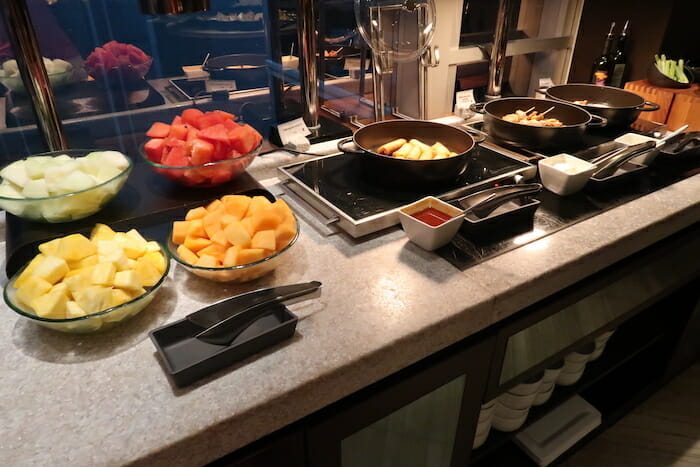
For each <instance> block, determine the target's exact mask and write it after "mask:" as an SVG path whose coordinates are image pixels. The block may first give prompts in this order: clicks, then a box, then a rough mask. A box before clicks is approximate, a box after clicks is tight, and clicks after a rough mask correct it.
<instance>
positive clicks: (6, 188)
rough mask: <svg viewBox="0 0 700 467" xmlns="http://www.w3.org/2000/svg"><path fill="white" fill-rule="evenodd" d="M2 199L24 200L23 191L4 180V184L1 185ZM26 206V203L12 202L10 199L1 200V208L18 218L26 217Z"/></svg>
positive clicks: (0, 194)
mask: <svg viewBox="0 0 700 467" xmlns="http://www.w3.org/2000/svg"><path fill="white" fill-rule="evenodd" d="M0 197H3V198H17V199H22V198H23V196H22V193H21V191H20V190H18V189H17V188H16V187H15V185H13V184H12V183H10V182H8V181H7V180H4V181H3V182H2V184H0ZM26 204H27V203H25V202H24V201H10V200H9V199H0V208H3V209H4V210H6V211H7V212H11V213H12V214H15V215H17V216H23V215H24V209H25V205H26Z"/></svg>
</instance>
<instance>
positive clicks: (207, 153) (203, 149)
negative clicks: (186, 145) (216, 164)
mask: <svg viewBox="0 0 700 467" xmlns="http://www.w3.org/2000/svg"><path fill="white" fill-rule="evenodd" d="M213 154H214V145H213V144H212V143H210V142H209V141H205V140H203V139H195V140H193V141H192V154H191V155H190V163H191V164H192V165H201V164H208V163H209V162H211V161H212V160H213V159H212V156H213Z"/></svg>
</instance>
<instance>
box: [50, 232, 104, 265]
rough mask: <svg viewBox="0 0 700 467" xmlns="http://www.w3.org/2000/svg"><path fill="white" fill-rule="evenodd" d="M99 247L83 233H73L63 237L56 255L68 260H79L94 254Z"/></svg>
mask: <svg viewBox="0 0 700 467" xmlns="http://www.w3.org/2000/svg"><path fill="white" fill-rule="evenodd" d="M96 252H97V247H96V246H95V244H94V243H92V242H91V241H90V240H89V239H88V238H87V237H85V236H84V235H81V234H72V235H68V236H66V237H63V238H62V239H61V241H60V242H59V243H58V250H57V251H56V256H59V257H61V258H63V259H65V260H66V261H78V260H81V259H83V258H85V257H86V256H90V255H94V254H95V253H96Z"/></svg>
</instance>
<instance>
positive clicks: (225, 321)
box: [187, 281, 321, 345]
mask: <svg viewBox="0 0 700 467" xmlns="http://www.w3.org/2000/svg"><path fill="white" fill-rule="evenodd" d="M320 295H321V283H320V282H318V281H313V282H307V283H303V284H294V285H285V286H280V287H271V288H269V289H260V290H256V291H253V292H249V293H246V294H242V295H239V296H237V297H234V298H230V299H226V300H222V301H220V302H218V303H215V304H213V305H210V306H208V307H206V308H202V309H201V310H198V311H195V312H194V313H191V314H189V315H187V319H188V320H189V321H191V322H192V323H194V324H196V325H197V326H200V327H202V328H205V329H204V331H202V332H200V333H199V334H197V335H196V336H195V337H196V338H197V339H199V340H202V341H204V342H207V343H209V344H215V345H229V344H231V342H233V341H234V340H235V339H236V337H238V336H239V335H240V334H241V333H242V332H243V331H245V330H246V329H247V328H248V327H249V326H250V325H251V324H253V323H254V322H255V321H257V320H258V319H260V318H262V317H263V316H265V315H267V314H269V313H273V312H274V311H275V310H276V309H277V308H276V307H275V305H279V304H285V305H291V304H292V303H296V302H299V301H302V300H308V299H310V298H316V297H319V296H320Z"/></svg>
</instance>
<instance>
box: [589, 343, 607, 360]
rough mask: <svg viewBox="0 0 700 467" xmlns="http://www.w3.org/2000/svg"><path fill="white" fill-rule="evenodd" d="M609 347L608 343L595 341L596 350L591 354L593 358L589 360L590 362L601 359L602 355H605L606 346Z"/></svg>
mask: <svg viewBox="0 0 700 467" xmlns="http://www.w3.org/2000/svg"><path fill="white" fill-rule="evenodd" d="M606 345H608V341H607V340H604V341H595V350H594V351H593V353H592V354H591V357H590V358H589V359H588V361H589V362H592V361H593V360H597V359H598V358H600V356H601V355H603V352H604V351H605V346H606Z"/></svg>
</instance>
